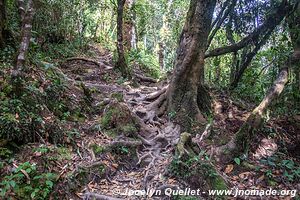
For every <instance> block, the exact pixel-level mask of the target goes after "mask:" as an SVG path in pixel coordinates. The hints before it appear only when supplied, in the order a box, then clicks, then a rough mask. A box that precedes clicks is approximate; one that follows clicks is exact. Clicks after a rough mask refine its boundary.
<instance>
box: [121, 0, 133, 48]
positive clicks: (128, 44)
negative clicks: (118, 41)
mask: <svg viewBox="0 0 300 200" xmlns="http://www.w3.org/2000/svg"><path fill="white" fill-rule="evenodd" d="M134 4H135V0H126V1H125V5H124V11H125V14H124V31H123V32H124V45H125V50H126V51H127V52H129V51H130V50H131V49H132V48H133V49H136V41H135V40H136V30H135V27H136V26H135V23H134V18H135V13H134V10H133V9H132V8H133V6H134Z"/></svg>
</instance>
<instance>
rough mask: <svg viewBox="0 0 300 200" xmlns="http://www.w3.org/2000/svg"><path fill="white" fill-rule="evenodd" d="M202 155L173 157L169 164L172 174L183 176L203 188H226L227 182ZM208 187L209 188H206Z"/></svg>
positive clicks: (195, 185)
mask: <svg viewBox="0 0 300 200" xmlns="http://www.w3.org/2000/svg"><path fill="white" fill-rule="evenodd" d="M199 157H202V156H195V157H189V156H184V157H181V158H180V159H179V158H175V159H173V161H172V163H171V165H170V166H169V171H170V173H171V174H172V175H174V176H176V177H178V178H183V179H184V180H186V181H188V182H189V184H191V185H193V187H196V188H200V187H201V188H202V187H203V189H219V190H221V189H226V188H227V186H226V183H225V182H224V180H223V179H222V177H220V176H219V175H218V173H217V171H216V170H215V168H214V166H213V165H212V164H211V163H210V162H209V161H208V160H207V159H200V158H199ZM204 187H208V188H204Z"/></svg>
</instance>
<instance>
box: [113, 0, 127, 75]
mask: <svg viewBox="0 0 300 200" xmlns="http://www.w3.org/2000/svg"><path fill="white" fill-rule="evenodd" d="M125 1H126V0H118V13H117V37H118V38H117V40H118V41H117V51H118V61H117V63H116V67H117V68H118V69H119V70H120V71H121V73H122V76H123V77H128V76H129V72H128V67H127V63H126V60H125V52H124V44H123V43H124V40H123V13H124V5H125Z"/></svg>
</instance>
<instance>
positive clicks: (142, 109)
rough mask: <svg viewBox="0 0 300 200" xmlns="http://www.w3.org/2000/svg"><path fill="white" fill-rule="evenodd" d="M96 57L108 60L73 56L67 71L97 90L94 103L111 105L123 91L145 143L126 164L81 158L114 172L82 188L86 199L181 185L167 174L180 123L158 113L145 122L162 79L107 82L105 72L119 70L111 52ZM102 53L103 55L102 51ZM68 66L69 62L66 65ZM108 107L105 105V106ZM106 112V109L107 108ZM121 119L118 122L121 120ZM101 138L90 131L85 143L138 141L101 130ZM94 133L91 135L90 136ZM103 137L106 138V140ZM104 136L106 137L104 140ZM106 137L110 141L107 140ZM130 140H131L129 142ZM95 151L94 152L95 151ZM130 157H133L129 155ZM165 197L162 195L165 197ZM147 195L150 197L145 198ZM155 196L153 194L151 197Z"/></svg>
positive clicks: (139, 135) (120, 196) (89, 123)
mask: <svg viewBox="0 0 300 200" xmlns="http://www.w3.org/2000/svg"><path fill="white" fill-rule="evenodd" d="M95 50H96V51H95V53H96V55H98V56H97V57H96V59H93V60H94V61H97V62H98V63H106V64H104V65H103V66H101V65H100V66H97V65H95V63H91V62H89V61H86V60H80V59H78V60H76V59H75V58H74V59H71V60H70V61H68V67H66V68H64V69H63V71H64V72H65V73H66V74H67V76H68V77H69V78H70V79H71V80H72V79H73V80H74V81H76V80H80V81H82V83H83V84H84V85H85V87H86V88H88V89H89V90H91V91H94V92H93V100H94V103H93V104H94V105H98V104H99V103H101V102H103V101H106V102H105V104H107V105H106V106H109V104H110V103H112V102H111V101H113V100H112V99H109V98H110V95H111V93H114V92H118V93H122V96H123V97H124V103H125V104H126V106H127V107H128V108H129V110H131V111H132V114H133V115H134V117H136V119H137V120H138V121H139V122H138V123H139V124H140V126H141V129H140V133H137V135H136V136H137V137H138V139H139V141H141V144H140V145H138V146H137V148H136V155H137V159H134V158H132V161H131V162H130V163H127V162H128V161H127V160H126V159H128V158H126V159H125V160H122V162H123V163H126V164H125V165H124V166H121V165H122V164H120V163H118V164H115V163H113V162H111V161H110V164H108V163H107V162H106V161H105V159H107V158H104V159H103V158H97V157H96V156H95V155H90V160H89V161H88V160H87V159H88V158H86V160H84V161H82V162H79V163H81V164H79V165H83V163H84V165H86V166H93V165H94V164H95V163H96V164H97V163H99V162H103V163H106V164H107V165H110V167H112V169H110V172H113V173H111V174H110V175H107V176H106V178H105V179H102V180H101V181H100V182H99V183H96V182H97V181H96V182H90V183H89V184H88V185H87V186H86V187H85V189H84V191H81V193H82V194H85V199H89V198H91V197H93V195H96V194H101V195H106V196H110V197H112V196H114V197H116V196H118V197H119V198H124V199H129V198H128V196H124V195H123V196H122V194H123V193H125V192H126V191H127V190H126V189H128V190H148V189H160V190H163V189H166V188H170V187H171V188H178V186H179V185H180V184H179V183H178V182H177V181H176V180H175V179H172V178H168V177H167V176H166V173H167V167H168V166H169V165H170V163H171V161H172V159H173V156H174V152H175V148H176V145H177V143H178V141H179V137H180V132H179V129H180V127H179V126H178V125H175V124H173V123H172V122H171V121H170V120H168V119H159V118H156V117H153V118H151V121H146V122H144V120H143V117H144V116H145V115H149V114H151V113H149V112H147V106H148V105H149V104H151V100H154V99H155V98H157V97H158V95H157V93H158V92H159V91H161V89H162V87H163V86H161V85H160V83H157V84H151V85H152V86H147V85H149V84H146V85H143V83H142V82H141V83H142V84H141V85H139V87H137V88H133V87H131V86H129V85H126V84H123V85H119V84H116V83H111V84H107V83H104V82H103V74H109V75H110V76H112V77H113V78H114V76H115V72H114V70H113V67H112V65H111V61H110V59H111V55H110V54H108V55H103V54H102V53H101V52H99V51H97V49H95ZM101 54H102V55H101ZM65 66H66V65H65ZM104 110H105V109H104ZM104 112H105V111H104ZM99 117H100V116H99V115H95V116H91V117H90V120H89V121H88V122H87V123H86V124H84V125H83V126H84V127H85V128H84V129H85V130H88V129H89V128H88V127H91V126H93V123H94V122H95V121H97V119H99ZM117 123H118V122H117ZM99 134H100V136H99V135H98V136H99V137H100V138H102V139H100V138H98V139H99V140H97V139H95V138H97V137H94V136H91V135H90V134H86V135H87V137H86V138H84V141H83V142H84V143H85V144H83V145H82V146H90V142H91V141H95V140H97V141H98V142H100V143H97V142H96V143H97V144H98V145H99V146H101V145H104V146H105V145H110V144H112V143H118V142H120V143H121V144H123V143H126V142H128V143H131V142H133V143H134V141H132V140H130V138H128V137H126V136H124V135H123V134H122V133H120V135H119V136H117V137H116V138H114V139H113V138H110V137H108V136H107V135H106V134H105V133H103V132H100V133H99ZM89 137H91V138H89ZM103 138H105V139H104V140H103ZM101 140H102V141H101ZM103 141H106V144H103ZM126 144H127V143H126ZM92 154H93V153H92ZM129 159H130V158H129ZM161 198H162V197H158V199H161ZM130 199H141V198H140V197H132V198H131V197H130ZM145 199H146V198H145ZM151 199H153V197H152V198H151Z"/></svg>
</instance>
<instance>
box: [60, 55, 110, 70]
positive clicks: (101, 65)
mask: <svg viewBox="0 0 300 200" xmlns="http://www.w3.org/2000/svg"><path fill="white" fill-rule="evenodd" d="M74 60H80V61H84V62H89V63H93V64H94V65H97V66H98V67H100V68H102V67H103V68H105V69H111V67H109V66H107V65H105V64H104V63H102V62H98V61H96V60H92V59H89V58H83V57H72V58H67V59H66V61H67V62H71V61H74Z"/></svg>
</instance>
